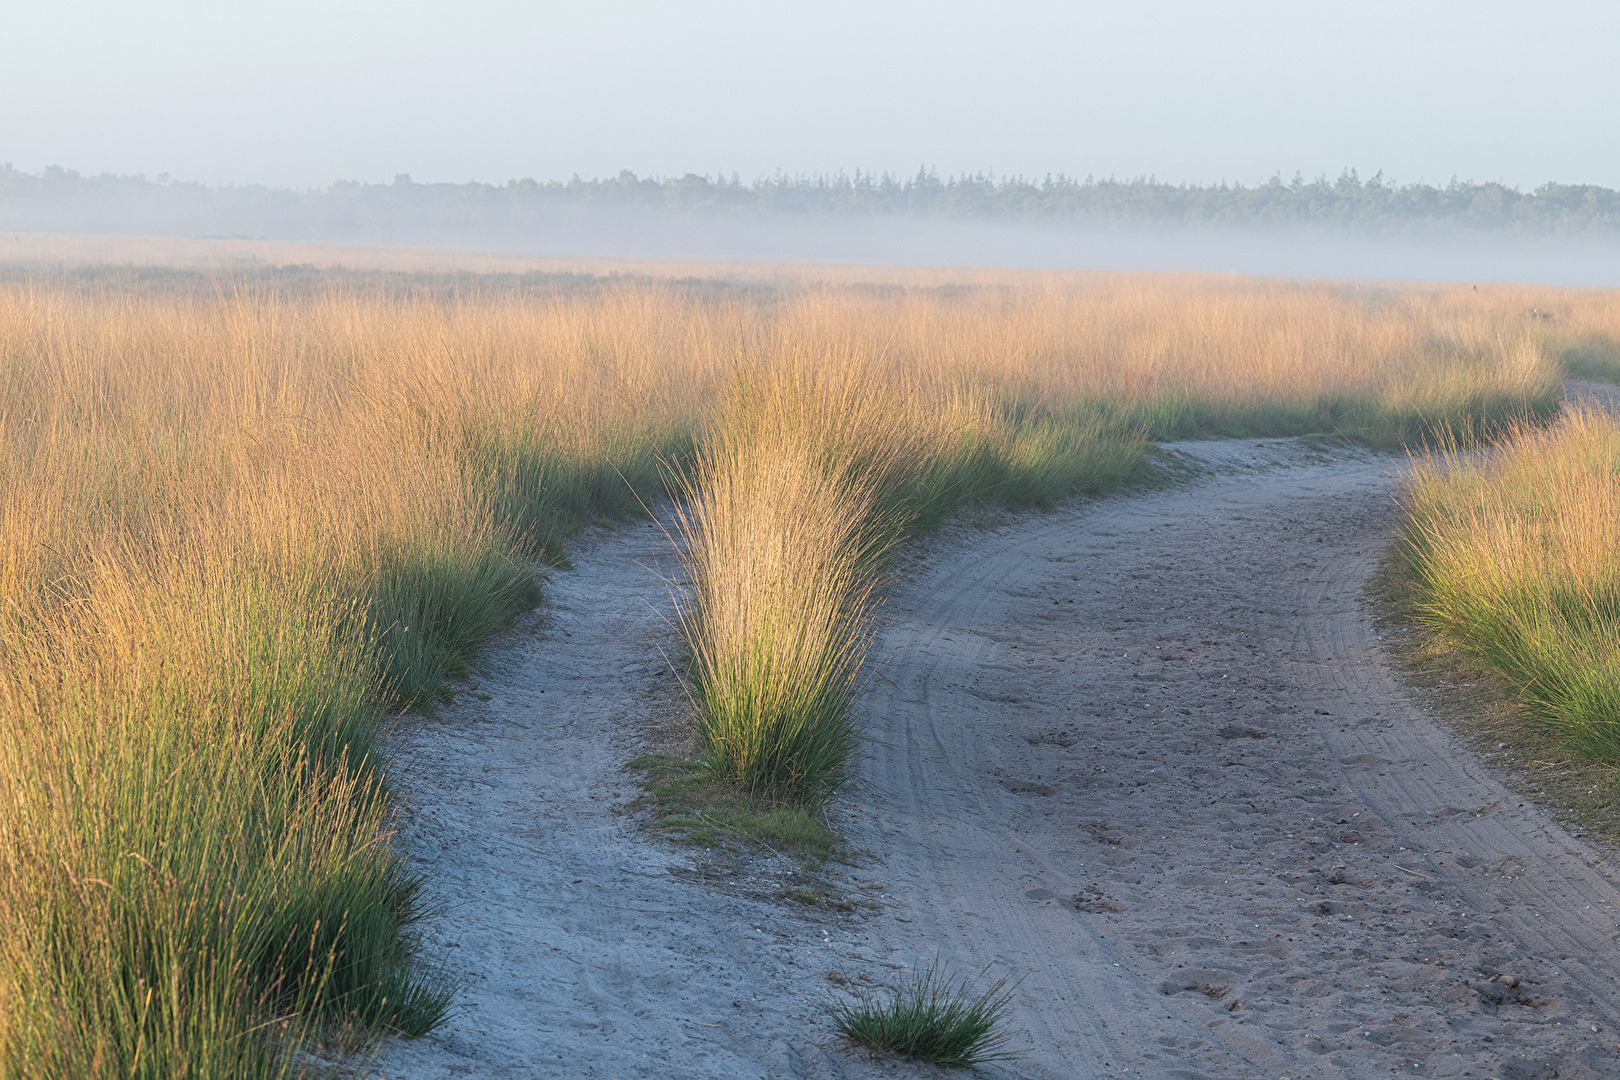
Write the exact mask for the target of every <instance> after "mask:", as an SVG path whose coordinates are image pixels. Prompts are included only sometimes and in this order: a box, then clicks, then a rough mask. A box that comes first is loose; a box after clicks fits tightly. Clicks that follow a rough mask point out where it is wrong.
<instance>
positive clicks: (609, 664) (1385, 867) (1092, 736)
mask: <svg viewBox="0 0 1620 1080" xmlns="http://www.w3.org/2000/svg"><path fill="white" fill-rule="evenodd" d="M1172 449H1173V451H1174V452H1176V453H1178V454H1181V455H1183V456H1184V458H1185V459H1186V460H1187V461H1188V462H1189V463H1192V464H1195V465H1197V466H1199V467H1200V468H1201V469H1203V470H1204V475H1203V476H1201V477H1200V478H1199V479H1197V480H1195V481H1193V482H1190V483H1188V484H1186V485H1183V486H1178V487H1175V488H1171V489H1166V490H1162V491H1155V492H1149V493H1146V494H1136V495H1130V496H1120V497H1115V498H1110V499H1105V500H1100V501H1097V502H1094V503H1090V504H1087V505H1085V506H1081V507H1078V508H1075V509H1072V510H1067V511H1063V512H1059V513H1054V514H1049V515H1043V516H1031V517H1024V518H1019V519H1017V520H1016V521H1014V522H1013V523H1011V524H1010V525H1008V526H1006V527H1003V528H1000V529H998V530H995V531H993V532H990V533H983V532H974V531H969V530H947V531H946V532H944V533H942V534H940V535H939V536H937V537H935V538H933V539H932V540H930V541H929V542H927V543H926V544H923V545H920V546H918V547H917V548H916V549H914V550H913V551H912V552H911V553H910V554H908V556H907V560H908V561H907V564H906V565H905V567H903V571H904V573H903V575H902V580H900V581H899V582H897V584H896V587H895V588H894V590H892V592H891V594H890V601H889V603H888V606H887V610H886V612H885V627H884V630H883V634H882V638H881V641H880V643H879V646H878V648H877V651H876V653H875V655H874V663H873V665H872V678H871V680H870V685H869V686H868V689H867V692H866V695H865V697H864V699H863V704H862V712H863V718H864V721H865V723H866V733H867V735H868V740H867V742H866V744H865V750H864V753H863V755H862V757H861V759H860V761H859V763H858V777H857V779H856V781H855V782H854V783H853V784H852V785H851V786H850V787H849V789H848V790H847V792H846V794H845V795H844V797H843V798H842V799H841V800H840V803H839V805H838V806H837V808H836V810H835V821H834V824H835V825H836V826H837V827H839V828H840V829H841V830H842V831H843V832H844V833H845V835H846V836H848V837H849V839H850V841H851V843H852V844H853V846H854V847H855V848H857V849H862V850H865V851H869V852H871V853H873V855H872V858H871V859H870V860H868V861H866V862H864V863H863V864H862V865H860V866H858V867H856V868H854V869H852V870H849V871H847V875H848V879H849V880H848V885H849V891H850V892H851V893H852V894H859V895H864V896H868V897H872V898H874V899H876V900H877V901H878V902H879V904H880V905H881V908H880V909H879V910H877V911H875V912H870V913H865V914H861V915H857V916H850V917H844V918H838V919H834V918H820V919H818V918H814V917H808V918H807V917H806V916H805V915H804V914H803V913H802V910H803V909H796V908H791V907H789V906H787V905H783V904H780V903H775V902H772V901H771V900H769V899H766V898H764V896H765V895H766V894H768V882H767V883H762V882H761V881H759V880H758V879H759V878H761V876H762V875H768V874H769V873H770V867H769V864H768V863H767V864H766V865H765V866H764V867H763V868H759V867H756V868H754V871H753V872H754V877H755V879H756V880H755V883H754V884H755V887H753V888H751V889H750V888H741V889H739V888H735V887H723V888H717V887H711V886H709V885H706V884H704V883H703V881H702V880H701V879H700V877H699V875H696V874H694V873H691V872H689V869H688V868H689V867H690V866H691V865H692V856H691V855H690V853H688V852H686V851H683V850H681V849H675V848H671V847H668V846H665V845H663V844H661V843H658V842H652V841H648V840H647V839H645V838H644V837H643V836H642V835H640V834H639V833H638V831H637V827H636V826H635V825H634V823H633V822H631V821H630V820H627V819H626V818H625V817H623V816H621V815H619V814H618V813H616V811H617V810H618V809H620V808H622V806H623V805H624V803H625V801H626V800H627V799H628V797H629V796H630V794H631V787H632V785H631V783H630V782H629V779H628V778H627V777H625V776H624V775H623V774H622V773H620V772H619V771H618V770H619V766H620V764H621V763H622V762H624V761H626V760H628V759H629V758H631V757H633V756H635V755H636V754H637V753H639V752H640V751H641V749H642V748H643V747H644V746H645V745H646V739H647V738H648V735H647V730H648V727H647V725H648V723H649V721H650V720H651V719H654V718H656V717H657V716H659V715H662V716H668V715H669V714H670V713H671V712H672V711H674V710H676V709H677V708H678V706H679V698H678V691H677V690H676V689H675V687H674V681H673V679H672V678H671V677H670V676H669V675H668V674H667V669H666V668H664V667H663V663H662V660H661V659H660V657H659V655H658V649H659V648H660V647H662V648H663V649H664V650H666V651H669V650H670V649H671V648H672V637H671V634H670V632H669V628H668V626H667V624H666V623H664V622H663V621H662V619H661V618H660V616H659V615H658V614H657V613H656V612H655V611H654V610H653V609H654V608H659V607H664V606H666V605H667V594H666V591H665V589H664V587H663V585H662V584H661V582H660V581H659V580H658V577H657V575H656V574H655V573H653V572H652V570H651V569H650V567H651V566H652V565H653V564H654V563H655V562H656V560H659V559H665V560H667V547H666V541H665V540H664V538H663V537H662V536H661V535H660V534H659V533H658V532H657V531H656V529H654V528H652V527H643V526H638V527H634V528H631V529H627V530H624V531H623V532H621V533H618V534H614V535H613V536H610V537H608V538H606V539H604V540H600V541H598V542H596V543H595V544H594V545H593V546H591V547H589V548H588V549H586V550H584V551H582V552H581V554H580V555H579V556H578V558H577V563H578V567H579V569H577V570H575V571H572V572H569V573H564V574H558V575H556V576H555V577H554V578H553V581H552V584H551V589H550V593H549V596H550V605H549V606H548V609H547V611H546V615H545V622H544V623H543V624H540V625H537V626H533V627H530V628H528V629H527V630H526V631H525V632H523V633H522V634H520V635H518V636H517V637H516V638H515V639H514V641H513V642H512V643H511V644H510V645H509V646H508V647H506V648H505V649H504V650H503V651H502V652H501V654H500V659H499V662H498V664H497V665H496V666H495V667H494V668H493V669H492V670H491V671H490V672H489V674H488V675H487V676H486V677H485V678H484V680H483V683H482V688H481V692H483V693H487V694H490V695H491V700H490V701H488V702H486V703H476V702H474V703H469V704H467V705H466V706H462V707H459V708H458V709H457V710H454V711H452V712H451V713H450V714H448V715H447V716H446V717H445V719H444V721H443V722H440V723H437V724H430V725H422V726H421V727H420V728H419V729H418V730H416V731H414V732H413V733H412V734H410V735H409V736H406V737H404V742H405V744H406V745H407V746H408V747H409V748H410V752H411V753H412V754H414V757H415V763H414V764H413V765H412V767H411V768H410V769H409V770H407V771H406V772H405V774H404V775H403V776H402V777H401V780H400V782H399V784H400V787H401V789H402V790H403V791H405V792H406V793H407V796H408V798H409V805H408V806H407V815H406V836H407V843H408V848H409V850H410V851H411V852H412V854H413V855H414V856H415V857H417V858H418V859H419V860H420V861H421V865H422V866H423V869H424V870H426V871H427V872H428V873H429V874H430V875H431V880H432V884H431V889H432V891H433V895H434V896H435V897H437V898H439V899H440V901H441V902H442V903H443V904H444V905H445V906H446V912H445V914H444V916H443V917H441V918H440V919H438V920H436V921H435V922H434V924H433V927H432V930H431V938H432V939H433V940H434V941H436V942H440V943H444V944H446V945H454V946H455V947H453V948H450V949H448V952H449V955H450V965H451V970H452V971H453V972H454V973H456V974H457V976H458V977H459V978H461V979H462V980H463V981H464V982H465V983H466V985H467V990H466V992H465V994H464V996H463V998H462V1002H463V1008H462V1011H461V1012H460V1013H459V1014H458V1015H457V1016H456V1017H455V1018H454V1019H453V1020H452V1021H451V1022H450V1023H449V1024H447V1025H446V1026H445V1028H444V1029H443V1030H442V1031H440V1032H438V1033H436V1034H435V1035H433V1036H430V1037H429V1038H427V1039H423V1040H419V1041H417V1042H414V1043H399V1044H395V1045H392V1046H390V1047H389V1048H388V1049H387V1050H386V1052H385V1053H384V1055H383V1056H382V1058H381V1060H380V1062H379V1065H380V1068H381V1071H382V1072H383V1073H384V1074H386V1075H388V1076H391V1077H410V1078H429V1077H445V1076H479V1077H484V1076H490V1077H497V1076H531V1075H532V1076H602V1077H608V1076H617V1077H625V1078H628V1077H632V1076H636V1077H640V1076H646V1077H653V1076H658V1077H671V1076H673V1077H687V1076H691V1077H697V1076H738V1077H767V1076H768V1077H790V1076H868V1075H889V1074H893V1075H926V1074H927V1073H926V1071H919V1070H916V1069H910V1068H907V1067H904V1066H898V1065H893V1064H886V1065H875V1064H872V1063H869V1062H868V1061H867V1060H866V1059H865V1058H863V1057H862V1056H860V1055H858V1054H856V1053H854V1052H852V1051H851V1050H849V1049H848V1048H847V1047H844V1046H843V1045H841V1044H840V1043H839V1041H838V1040H837V1039H836V1038H834V1037H833V1036H832V1033H831V1032H830V1031H829V1030H828V1027H827V1025H826V1022H825V1019H824V1017H822V1016H820V1015H819V1014H818V1012H817V1008H816V1006H817V1004H818V1003H819V1002H820V1001H822V1000H824V998H825V996H826V994H827V993H828V991H827V989H826V987H827V986H828V985H829V984H828V981H827V978H826V976H827V973H828V972H829V971H831V972H835V973H837V975H838V976H839V977H840V978H849V979H860V978H862V977H864V978H867V979H877V980H879V981H887V980H889V979H892V978H893V976H894V975H895V974H896V973H897V971H898V970H899V968H900V967H904V966H911V965H916V964H925V963H927V962H929V961H931V960H932V959H933V958H934V956H935V955H936V954H938V955H939V956H940V957H942V958H943V959H945V960H946V961H948V962H949V963H950V964H951V965H952V966H953V967H955V968H956V969H957V970H959V971H962V972H972V971H977V970H979V969H980V968H984V967H988V968H989V970H990V971H991V972H992V974H994V975H997V976H1000V975H1006V976H1009V977H1012V978H1014V979H1021V980H1022V981H1021V983H1020V984H1019V986H1018V990H1017V994H1016V999H1015V1009H1014V1011H1013V1013H1012V1015H1011V1017H1010V1027H1011V1029H1012V1031H1013V1032H1014V1045H1015V1047H1016V1048H1017V1049H1019V1050H1020V1051H1021V1057H1020V1058H1019V1060H1017V1061H1016V1062H1013V1063H1012V1064H1011V1065H1010V1066H1009V1067H1008V1069H1007V1072H1008V1073H1010V1074H1012V1075H1022V1076H1030V1077H1054V1078H1055V1077H1092V1076H1099V1077H1100V1076H1117V1077H1124V1076H1147V1077H1208V1078H1215V1077H1220V1078H1230V1077H1272V1078H1276V1077H1292V1078H1295V1080H1299V1078H1302V1077H1321V1078H1328V1077H1342V1078H1346V1080H1348V1078H1361V1077H1369V1076H1378V1075H1386V1074H1388V1073H1390V1072H1402V1073H1407V1074H1410V1075H1429V1076H1447V1077H1462V1076H1472V1077H1504V1078H1505V1077H1516V1078H1521V1080H1523V1078H1529V1077H1543V1076H1554V1075H1556V1076H1560V1077H1566V1078H1568V1077H1602V1076H1615V1075H1620V1053H1617V1048H1620V1009H1617V1007H1616V1004H1615V990H1616V981H1615V973H1616V971H1617V968H1620V955H1617V953H1620V949H1617V946H1616V943H1615V934H1616V925H1615V923H1616V910H1615V909H1616V907H1617V906H1620V889H1617V888H1616V884H1615V881H1614V879H1613V877H1612V875H1610V874H1609V873H1608V872H1607V869H1606V864H1601V863H1600V859H1601V858H1602V854H1601V853H1600V852H1599V851H1597V850H1595V849H1594V848H1592V847H1590V846H1589V845H1587V844H1585V843H1582V842H1580V841H1578V840H1575V839H1572V838H1571V837H1570V836H1569V835H1568V834H1567V833H1566V832H1565V831H1564V830H1563V829H1561V828H1560V827H1558V826H1557V825H1556V824H1554V823H1553V822H1552V821H1551V820H1550V818H1549V817H1548V816H1547V815H1546V814H1544V813H1543V812H1541V811H1540V810H1538V809H1536V808H1534V807H1532V806H1525V805H1523V804H1521V802H1520V800H1519V799H1518V798H1517V797H1515V796H1513V795H1512V794H1510V793H1509V792H1508V791H1507V790H1506V789H1505V788H1503V787H1502V785H1501V784H1500V783H1498V781H1497V780H1496V779H1495V778H1494V776H1493V775H1492V774H1491V772H1490V771H1489V770H1488V769H1487V768H1486V767H1485V765H1484V764H1483V763H1482V761H1481V759H1480V758H1479V757H1478V756H1477V755H1476V754H1474V753H1473V752H1472V751H1471V750H1469V749H1468V748H1467V747H1466V746H1464V745H1463V743H1462V742H1461V741H1460V740H1458V739H1457V738H1455V737H1453V736H1452V735H1450V734H1449V733H1448V732H1447V731H1446V730H1444V729H1443V728H1442V727H1440V726H1439V725H1438V724H1436V723H1435V722H1434V721H1432V720H1431V719H1430V718H1429V717H1428V716H1426V715H1425V713H1424V711H1423V710H1422V708H1421V707H1420V706H1419V705H1418V704H1416V703H1414V701H1413V700H1412V697H1411V693H1410V692H1409V691H1408V690H1407V688H1406V687H1405V686H1404V685H1403V684H1402V683H1401V682H1400V681H1399V679H1398V678H1397V677H1396V675H1395V673H1394V669H1393V665H1392V663H1391V662H1390V661H1389V660H1388V659H1387V658H1386V657H1385V655H1384V652H1383V650H1382V647H1381V645H1380V640H1379V633H1378V631H1377V629H1376V628H1375V626H1374V623H1373V621H1372V618H1371V616H1370V613H1369V612H1368V611H1367V610H1366V609H1365V607H1364V603H1363V599H1362V590H1363V587H1364V584H1365V582H1366V581H1367V579H1368V577H1369V575H1370V574H1371V573H1372V570H1373V568H1374V565H1375V561H1376V558H1377V555H1378V553H1379V552H1380V550H1381V549H1382V548H1383V546H1384V545H1385V544H1386V543H1387V541H1388V538H1389V535H1390V531H1391V529H1392V527H1393V524H1394V516H1395V514H1394V506H1393V503H1392V501H1391V492H1392V476H1393V473H1394V471H1395V469H1396V468H1397V467H1398V461H1397V460H1396V459H1393V458H1389V457H1384V456H1378V455H1371V454H1365V453H1359V452H1354V451H1343V452H1340V451H1335V452H1331V453H1328V452H1321V451H1317V450H1312V449H1310V448H1308V447H1305V446H1302V445H1300V444H1298V443H1294V442H1288V441H1278V440H1264V441H1261V442H1252V441H1251V442H1220V443H1201V444H1184V445H1182V446H1179V447H1175V448H1172ZM649 604H650V605H651V606H649ZM637 664H641V665H646V666H645V667H642V668H640V669H638V670H629V671H627V670H626V669H627V668H629V667H631V666H632V665H637ZM541 691H544V693H543V694H542V693H541ZM787 869H788V868H787V867H785V866H784V867H783V868H782V872H783V873H784V875H785V874H786V872H787ZM762 886H763V887H762ZM1501 975H1506V976H1508V977H1509V978H1510V979H1511V980H1512V981H1511V982H1509V981H1503V980H1502V979H1499V978H1498V976H1501ZM1593 1028H1596V1029H1597V1030H1596V1031H1594V1030H1592V1029H1593Z"/></svg>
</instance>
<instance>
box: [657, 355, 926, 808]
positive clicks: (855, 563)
mask: <svg viewBox="0 0 1620 1080" xmlns="http://www.w3.org/2000/svg"><path fill="white" fill-rule="evenodd" d="M894 406H895V403H894V402H893V401H892V400H891V399H890V398H889V396H888V395H886V394H885V393H884V391H883V388H882V387H881V385H879V384H877V383H876V382H875V381H873V380H872V378H871V377H870V376H869V375H867V374H866V373H865V372H863V371H862V370H861V369H860V368H859V367H858V366H856V365H853V364H846V365H842V366H836V365H825V366H815V365H810V364H806V363H804V362H802V361H800V362H796V363H792V362H790V363H789V364H788V365H787V366H784V367H782V368H779V369H777V370H773V371H768V372H764V373H759V372H750V373H741V374H739V375H738V377H737V379H736V381H735V384H734V386H733V388H732V390H731V392H730V395H729V396H728V397H727V398H726V399H725V400H724V401H723V403H722V405H721V407H720V413H719V417H718V419H717V421H716V423H715V426H714V429H713V431H712V432H711V433H710V435H709V437H708V438H707V439H706V440H705V441H704V443H703V444H702V446H701V447H700V449H699V450H698V453H697V457H696V459H695V461H694V462H693V467H692V469H691V471H690V472H689V473H688V474H687V475H686V476H685V478H684V479H683V480H682V481H681V484H680V487H681V496H682V505H681V507H680V508H679V510H678V511H677V514H676V528H677V532H678V536H679V540H680V544H681V549H682V552H683V559H684V563H685V568H686V572H687V577H688V582H689V584H688V591H687V596H686V598H685V599H684V600H683V601H682V602H681V604H680V622H681V628H682V631H683V633H684V635H685V638H686V645H687V648H688V650H689V654H690V658H691V671H692V675H693V683H694V686H695V688H696V696H697V703H698V715H697V723H698V729H699V733H700V735H701V737H702V741H703V744H704V747H705V748H706V750H707V752H708V756H709V763H710V765H711V767H712V769H713V771H714V772H715V773H716V774H717V775H719V776H721V777H724V778H726V779H728V780H731V781H733V782H735V783H737V784H739V785H741V786H742V787H743V788H745V789H747V790H749V791H752V792H757V793H760V794H764V795H769V796H773V797H780V798H787V799H791V800H794V801H799V802H806V803H810V804H815V803H818V802H819V801H820V800H821V799H822V798H823V797H824V796H825V795H826V794H827V793H828V792H830V791H831V790H832V789H833V788H834V787H835V786H836V785H837V784H838V782H839V781H840V780H841V779H842V778H843V775H844V769H845V764H846V761H847V759H848V757H849V751H850V747H851V743H852V740H853V738H854V732H853V728H852V726H851V723H850V719H849V709H850V705H851V701H852V697H853V694H854V690H855V684H856V680H857V677H858V676H859V674H860V669H861V663H862V661H863V659H864V657H865V653H866V647H867V642H868V639H869V638H870V635H871V629H872V614H873V604H874V601H875V598H876V593H877V590H878V586H879V580H880V574H881V567H882V560H883V556H884V555H885V554H886V552H887V551H888V549H889V547H890V546H891V545H892V544H893V543H894V541H895V540H896V539H897V537H898V535H899V532H900V530H901V528H902V527H903V526H904V523H905V517H904V513H905V511H904V508H903V505H902V500H903V499H904V497H905V495H906V493H907V492H908V489H909V488H910V487H911V486H912V485H913V484H914V482H915V480H914V478H915V476H916V475H917V474H918V473H919V472H920V471H921V470H922V468H924V467H925V466H926V460H925V457H926V453H927V451H926V449H925V448H924V447H922V446H920V445H918V444H917V443H916V441H915V440H914V439H913V438H911V437H910V435H911V432H910V431H909V430H908V427H907V425H906V424H905V418H904V416H903V415H900V414H898V413H896V412H894V411H890V410H891V408H893V407H894Z"/></svg>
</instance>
